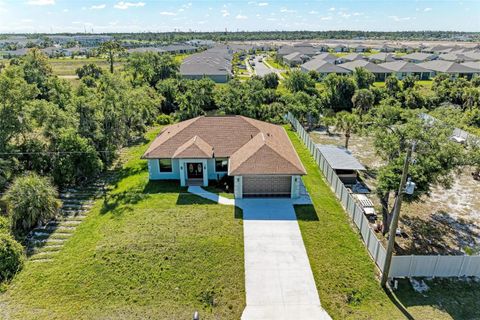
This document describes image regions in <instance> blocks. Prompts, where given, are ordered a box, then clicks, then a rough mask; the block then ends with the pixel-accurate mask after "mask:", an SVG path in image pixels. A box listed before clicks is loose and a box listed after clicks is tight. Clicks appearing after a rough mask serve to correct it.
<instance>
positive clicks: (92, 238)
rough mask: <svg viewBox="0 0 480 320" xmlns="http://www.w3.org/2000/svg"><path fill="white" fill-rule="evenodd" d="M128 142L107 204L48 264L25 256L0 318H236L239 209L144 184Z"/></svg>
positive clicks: (240, 274)
mask: <svg viewBox="0 0 480 320" xmlns="http://www.w3.org/2000/svg"><path fill="white" fill-rule="evenodd" d="M157 133H158V129H156V130H152V131H151V132H150V133H149V134H148V135H147V140H146V141H145V143H144V144H142V145H140V146H136V147H132V148H130V149H129V151H128V154H127V157H128V159H130V160H129V161H128V162H127V163H126V165H125V166H124V167H123V169H122V170H121V171H120V172H119V180H118V182H117V183H116V184H115V186H114V189H113V190H112V191H111V192H110V193H109V195H108V200H107V202H104V201H103V199H101V200H97V202H96V203H95V205H94V207H93V209H92V210H91V211H90V212H89V213H88V216H87V218H86V219H85V221H84V222H82V224H81V225H80V226H79V227H78V228H77V230H76V232H75V234H74V235H73V236H72V237H71V238H70V239H69V240H68V241H67V242H66V244H65V246H64V248H63V249H62V251H61V252H60V253H59V254H58V255H57V256H56V258H55V260H53V261H51V262H43V263H39V262H37V263H34V262H32V261H29V262H27V264H26V266H25V269H24V270H23V271H21V272H20V273H19V274H18V275H17V277H16V278H15V279H14V281H13V282H12V283H11V284H10V285H9V286H8V289H7V291H6V293H4V294H2V295H0V318H1V319H93V318H96V319H98V318H102V319H112V318H117V319H146V318H149V319H190V318H191V316H192V314H193V312H194V310H198V311H199V312H200V314H201V316H202V319H238V318H239V317H240V314H241V312H242V311H243V309H244V306H245V289H244V259H243V230H242V219H241V211H238V210H235V209H234V208H233V207H229V206H221V205H217V204H214V203H213V202H210V201H208V200H205V199H202V198H199V197H196V196H193V195H191V194H189V193H186V190H185V188H180V187H179V186H178V184H177V183H173V182H172V183H169V182H158V183H154V182H148V173H147V168H146V161H145V160H140V159H139V157H140V156H141V154H142V153H143V152H144V150H145V149H146V147H147V144H148V142H149V141H151V139H153V138H154V137H155V135H156V134H157Z"/></svg>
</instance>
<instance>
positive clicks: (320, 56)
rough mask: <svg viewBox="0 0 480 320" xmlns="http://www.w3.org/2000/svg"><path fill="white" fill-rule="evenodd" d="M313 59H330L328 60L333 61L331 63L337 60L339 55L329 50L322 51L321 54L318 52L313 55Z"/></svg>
mask: <svg viewBox="0 0 480 320" xmlns="http://www.w3.org/2000/svg"><path fill="white" fill-rule="evenodd" d="M313 59H318V60H325V61H328V62H331V63H334V62H335V60H337V59H338V57H337V56H336V55H334V54H331V53H328V52H324V53H320V54H317V55H315V56H313V57H312V60H313Z"/></svg>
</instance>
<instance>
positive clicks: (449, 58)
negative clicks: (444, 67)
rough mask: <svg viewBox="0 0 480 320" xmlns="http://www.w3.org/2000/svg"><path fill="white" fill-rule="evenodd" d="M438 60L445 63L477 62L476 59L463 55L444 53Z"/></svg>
mask: <svg viewBox="0 0 480 320" xmlns="http://www.w3.org/2000/svg"><path fill="white" fill-rule="evenodd" d="M438 59H440V60H445V61H455V62H458V63H461V62H467V61H475V60H477V59H475V58H474V57H470V56H468V55H465V54H463V53H444V54H441V55H439V56H438Z"/></svg>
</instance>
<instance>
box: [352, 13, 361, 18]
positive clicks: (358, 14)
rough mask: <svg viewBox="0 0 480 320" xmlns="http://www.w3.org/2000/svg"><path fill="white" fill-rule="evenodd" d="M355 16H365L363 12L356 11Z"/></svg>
mask: <svg viewBox="0 0 480 320" xmlns="http://www.w3.org/2000/svg"><path fill="white" fill-rule="evenodd" d="M353 16H354V17H358V16H363V12H354V13H353Z"/></svg>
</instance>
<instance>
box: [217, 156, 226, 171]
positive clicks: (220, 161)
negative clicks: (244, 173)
mask: <svg viewBox="0 0 480 320" xmlns="http://www.w3.org/2000/svg"><path fill="white" fill-rule="evenodd" d="M215 171H216V172H227V171H228V159H227V158H217V159H215Z"/></svg>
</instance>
